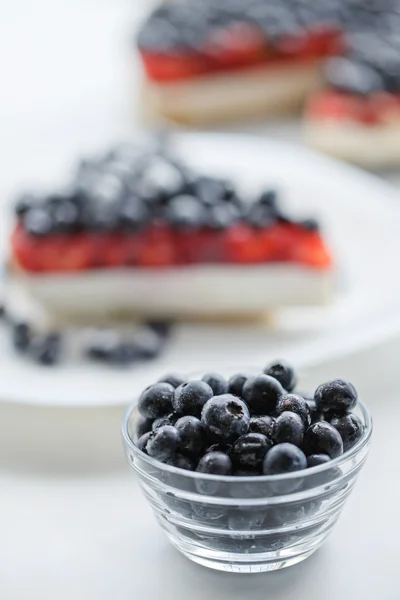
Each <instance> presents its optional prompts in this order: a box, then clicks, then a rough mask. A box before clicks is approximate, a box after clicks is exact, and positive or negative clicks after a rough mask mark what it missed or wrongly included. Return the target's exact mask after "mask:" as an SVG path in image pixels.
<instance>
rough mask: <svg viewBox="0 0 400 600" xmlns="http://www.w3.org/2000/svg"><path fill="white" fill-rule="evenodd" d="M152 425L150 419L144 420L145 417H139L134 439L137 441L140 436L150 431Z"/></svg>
mask: <svg viewBox="0 0 400 600" xmlns="http://www.w3.org/2000/svg"><path fill="white" fill-rule="evenodd" d="M152 425H153V420H152V419H146V417H139V418H138V421H137V424H136V437H137V438H138V439H139V438H141V437H142V435H144V434H145V433H148V432H149V431H151V426H152Z"/></svg>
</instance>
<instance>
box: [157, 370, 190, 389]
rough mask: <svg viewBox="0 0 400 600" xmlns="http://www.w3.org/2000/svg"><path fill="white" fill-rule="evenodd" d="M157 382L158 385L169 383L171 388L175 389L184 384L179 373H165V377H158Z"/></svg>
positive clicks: (183, 378) (183, 379) (184, 379)
mask: <svg viewBox="0 0 400 600" xmlns="http://www.w3.org/2000/svg"><path fill="white" fill-rule="evenodd" d="M158 381H159V383H169V384H170V385H172V387H174V388H177V387H179V386H180V385H181V384H182V383H185V381H186V378H185V377H183V376H182V375H179V373H167V374H166V375H163V376H162V377H160V379H159V380H158Z"/></svg>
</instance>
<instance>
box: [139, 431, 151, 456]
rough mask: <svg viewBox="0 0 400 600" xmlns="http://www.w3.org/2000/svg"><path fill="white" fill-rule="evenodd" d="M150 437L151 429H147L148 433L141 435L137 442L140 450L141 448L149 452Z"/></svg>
mask: <svg viewBox="0 0 400 600" xmlns="http://www.w3.org/2000/svg"><path fill="white" fill-rule="evenodd" d="M150 437H151V431H147V432H146V433H143V435H141V436H140V438H139V439H138V441H137V442H136V445H137V447H138V448H139V450H141V451H142V452H144V453H145V454H147V442H148V441H149V439H150Z"/></svg>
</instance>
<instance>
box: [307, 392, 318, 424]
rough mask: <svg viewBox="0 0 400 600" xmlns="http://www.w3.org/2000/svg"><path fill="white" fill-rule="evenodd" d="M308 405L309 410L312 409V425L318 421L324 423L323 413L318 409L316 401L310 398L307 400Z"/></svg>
mask: <svg viewBox="0 0 400 600" xmlns="http://www.w3.org/2000/svg"><path fill="white" fill-rule="evenodd" d="M306 402H307V404H308V408H309V409H310V418H311V423H316V422H317V421H322V415H321V411H319V410H318V409H317V404H316V402H315V400H314V399H312V398H310V399H308V398H307V400H306Z"/></svg>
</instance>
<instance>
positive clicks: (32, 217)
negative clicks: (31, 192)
mask: <svg viewBox="0 0 400 600" xmlns="http://www.w3.org/2000/svg"><path fill="white" fill-rule="evenodd" d="M23 224H24V227H25V229H26V231H27V232H28V233H29V234H30V235H33V236H35V237H44V236H46V235H49V234H50V233H51V232H52V229H53V221H52V219H51V216H50V212H49V210H46V209H45V208H41V207H40V206H38V207H35V208H31V209H29V210H28V211H27V212H25V214H24V216H23Z"/></svg>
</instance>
